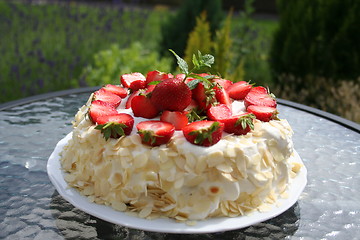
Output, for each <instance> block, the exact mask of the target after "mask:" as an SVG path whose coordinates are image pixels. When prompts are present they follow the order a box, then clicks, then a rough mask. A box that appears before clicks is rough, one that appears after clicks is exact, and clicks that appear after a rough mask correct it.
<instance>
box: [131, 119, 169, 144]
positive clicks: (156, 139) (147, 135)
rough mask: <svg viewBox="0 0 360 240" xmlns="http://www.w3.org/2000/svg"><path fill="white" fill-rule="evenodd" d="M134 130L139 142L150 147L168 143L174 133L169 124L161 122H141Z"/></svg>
mask: <svg viewBox="0 0 360 240" xmlns="http://www.w3.org/2000/svg"><path fill="white" fill-rule="evenodd" d="M136 128H137V130H138V134H139V135H140V137H141V141H142V142H143V143H144V144H147V145H150V146H160V145H161V144H166V143H168V142H169V141H170V139H171V137H172V136H173V135H174V132H175V127H174V126H173V125H172V124H171V123H168V122H162V121H143V122H140V123H138V124H137V125H136Z"/></svg>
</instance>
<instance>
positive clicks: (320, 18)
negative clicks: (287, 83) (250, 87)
mask: <svg viewBox="0 0 360 240" xmlns="http://www.w3.org/2000/svg"><path fill="white" fill-rule="evenodd" d="M277 3H278V8H279V13H280V27H279V29H278V31H277V32H276V33H275V35H274V41H273V45H272V50H271V66H272V69H273V70H274V75H275V80H276V79H277V76H279V75H281V74H283V73H287V74H293V75H295V76H297V77H305V76H307V75H313V76H321V77H326V78H332V79H355V78H357V77H358V76H359V75H360V27H359V26H360V17H359V14H360V1H355V0H345V1H343V0H326V1H324V0H302V1H288V0H278V2H277Z"/></svg>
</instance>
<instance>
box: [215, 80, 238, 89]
mask: <svg viewBox="0 0 360 240" xmlns="http://www.w3.org/2000/svg"><path fill="white" fill-rule="evenodd" d="M213 81H214V82H216V83H217V84H219V85H220V86H221V87H223V88H224V89H225V90H227V89H229V87H231V86H232V85H233V82H232V81H230V80H227V79H223V78H215V79H214V80H213Z"/></svg>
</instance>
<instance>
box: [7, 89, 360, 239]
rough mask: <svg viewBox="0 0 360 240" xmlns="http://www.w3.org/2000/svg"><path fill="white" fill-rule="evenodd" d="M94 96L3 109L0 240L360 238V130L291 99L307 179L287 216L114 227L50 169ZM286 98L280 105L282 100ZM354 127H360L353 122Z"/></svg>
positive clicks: (284, 113)
mask: <svg viewBox="0 0 360 240" xmlns="http://www.w3.org/2000/svg"><path fill="white" fill-rule="evenodd" d="M88 97H89V93H77V94H68V95H62V96H54V97H48V98H46V99H42V100H37V101H31V102H28V103H26V104H23V105H14V106H11V107H8V108H5V109H3V110H2V111H0V133H1V135H0V136H1V137H0V239H114V238H115V239H284V238H285V239H356V238H358V237H359V236H360V187H359V186H360V133H359V131H358V130H356V129H355V130H354V129H351V128H347V127H344V126H343V125H340V124H338V123H337V122H336V121H332V120H331V119H328V118H326V117H323V116H319V115H314V114H311V113H308V112H306V111H302V110H299V109H296V108H294V107H291V106H286V104H285V105H284V104H283V105H282V104H280V105H279V107H278V108H279V112H280V115H279V116H280V118H286V119H287V120H288V121H289V123H290V125H291V126H292V128H293V130H294V132H295V134H294V138H293V141H294V145H295V149H296V151H297V152H298V153H299V155H300V156H301V158H302V160H303V162H304V164H305V165H306V167H307V170H308V184H307V186H306V188H305V190H304V192H303V193H302V194H301V196H300V199H299V200H298V201H297V203H296V204H295V205H293V206H292V207H291V208H290V209H289V210H287V211H286V212H284V213H283V214H281V215H279V216H278V217H275V218H273V219H270V220H268V221H265V222H263V223H259V224H256V225H253V226H250V227H247V228H243V229H238V230H233V231H228V232H220V233H212V234H193V235H183V234H166V233H156V232H146V231H141V230H136V229H129V228H126V227H122V226H119V225H114V224H111V223H108V222H106V221H103V220H101V219H98V218H96V217H93V216H91V215H88V214H87V213H84V212H82V211H80V210H79V209H77V208H75V207H73V206H72V205H71V204H70V203H68V202H67V201H66V200H64V199H63V198H62V197H61V196H60V195H59V194H58V193H57V191H56V190H55V188H54V187H53V185H52V184H51V182H50V180H49V178H48V175H47V173H46V164H47V160H48V157H49V156H50V154H51V153H52V151H53V149H54V147H55V145H56V143H57V142H58V141H59V140H60V139H62V138H63V137H64V136H65V135H66V134H67V133H69V132H70V131H71V130H72V126H71V121H72V119H73V117H74V115H75V113H76V112H77V110H78V108H79V107H81V106H82V105H83V104H84V103H85V101H86V100H87V98H88ZM280 103H281V102H280ZM354 126H355V127H356V126H358V125H356V124H355V125H354Z"/></svg>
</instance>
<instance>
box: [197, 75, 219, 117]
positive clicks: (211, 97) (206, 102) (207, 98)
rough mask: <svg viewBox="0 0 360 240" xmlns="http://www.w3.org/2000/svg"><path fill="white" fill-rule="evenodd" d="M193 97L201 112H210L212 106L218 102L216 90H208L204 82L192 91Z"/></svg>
mask: <svg viewBox="0 0 360 240" xmlns="http://www.w3.org/2000/svg"><path fill="white" fill-rule="evenodd" d="M192 97H193V99H194V100H195V101H196V102H197V104H198V106H199V108H200V110H205V111H206V110H208V109H209V108H210V107H211V105H212V104H214V103H215V102H216V98H215V90H214V89H213V88H209V89H206V88H205V86H204V84H203V83H202V82H200V83H198V84H197V86H196V87H195V88H194V89H193V90H192Z"/></svg>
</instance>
